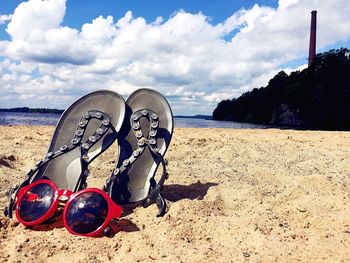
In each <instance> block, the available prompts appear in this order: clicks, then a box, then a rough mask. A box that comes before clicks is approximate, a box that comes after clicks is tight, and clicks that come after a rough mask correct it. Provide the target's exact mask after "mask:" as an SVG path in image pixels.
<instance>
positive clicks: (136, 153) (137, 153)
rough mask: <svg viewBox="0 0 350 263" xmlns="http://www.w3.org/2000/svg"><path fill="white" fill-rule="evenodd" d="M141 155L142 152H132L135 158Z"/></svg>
mask: <svg viewBox="0 0 350 263" xmlns="http://www.w3.org/2000/svg"><path fill="white" fill-rule="evenodd" d="M139 154H140V152H139V151H138V150H135V151H133V152H132V156H134V157H135V158H136V157H137V156H138V155H139Z"/></svg>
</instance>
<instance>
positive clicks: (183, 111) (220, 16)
mask: <svg viewBox="0 0 350 263" xmlns="http://www.w3.org/2000/svg"><path fill="white" fill-rule="evenodd" d="M314 9H316V10H317V11H318V14H317V15H318V17H317V19H318V20H317V52H323V51H327V50H329V49H332V48H339V47H347V48H350V16H349V15H348V14H349V13H350V1H348V0H279V1H277V0H261V1H257V0H256V1H251V0H249V1H243V0H227V1H225V0H216V1H209V0H197V1H189V0H182V1H179V0H171V1H170V0H163V1H156V0H143V1H136V0H89V1H86V0H29V1H19V0H11V1H5V0H0V92H1V96H0V108H9V107H22V106H28V107H45V108H46V107H47V108H59V109H64V108H66V107H67V106H69V105H70V104H71V103H72V102H73V101H74V100H76V99H77V98H79V97H81V96H83V95H84V94H86V93H89V92H91V91H95V90H99V89H109V90H114V91H116V92H118V93H120V94H121V95H123V96H124V98H127V97H128V95H129V94H130V93H131V92H133V91H135V90H136V89H139V88H145V87H146V88H152V89H156V90H158V91H160V92H161V93H162V94H164V95H165V96H166V98H167V99H168V100H169V102H170V105H171V107H172V109H173V112H174V114H175V115H195V114H211V113H212V111H213V110H214V108H215V107H216V105H217V103H218V102H219V101H221V100H223V99H232V98H234V97H238V96H240V95H241V94H242V93H244V92H246V91H249V90H251V89H253V88H259V87H262V86H266V85H267V83H268V81H269V79H270V78H271V77H273V76H274V75H275V74H277V73H278V72H279V71H281V70H284V71H286V72H287V73H290V72H291V71H293V70H301V69H303V68H305V67H306V66H307V65H306V64H307V56H308V46H309V33H310V12H311V11H312V10H314Z"/></svg>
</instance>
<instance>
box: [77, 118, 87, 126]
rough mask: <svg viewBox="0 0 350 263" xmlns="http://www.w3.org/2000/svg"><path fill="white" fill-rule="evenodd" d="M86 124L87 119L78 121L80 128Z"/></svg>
mask: <svg viewBox="0 0 350 263" xmlns="http://www.w3.org/2000/svg"><path fill="white" fill-rule="evenodd" d="M86 124H87V121H86V120H81V121H80V122H79V126H80V127H81V128H84V127H85V126H86Z"/></svg>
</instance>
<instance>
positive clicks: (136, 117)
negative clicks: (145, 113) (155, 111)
mask: <svg viewBox="0 0 350 263" xmlns="http://www.w3.org/2000/svg"><path fill="white" fill-rule="evenodd" d="M139 118H140V117H139V116H137V115H136V114H134V115H133V116H132V120H133V121H138V120H139Z"/></svg>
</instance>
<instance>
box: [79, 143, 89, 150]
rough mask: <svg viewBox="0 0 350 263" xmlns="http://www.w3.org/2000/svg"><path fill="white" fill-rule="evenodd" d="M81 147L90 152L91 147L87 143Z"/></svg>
mask: <svg viewBox="0 0 350 263" xmlns="http://www.w3.org/2000/svg"><path fill="white" fill-rule="evenodd" d="M81 147H83V148H84V149H85V150H89V148H90V145H89V144H87V143H83V145H82V146H81Z"/></svg>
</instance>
